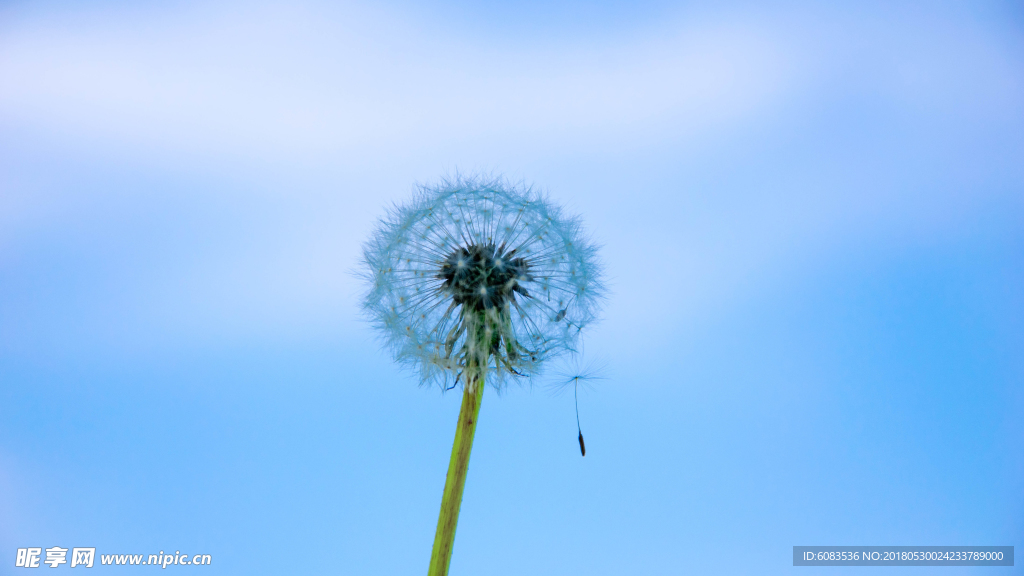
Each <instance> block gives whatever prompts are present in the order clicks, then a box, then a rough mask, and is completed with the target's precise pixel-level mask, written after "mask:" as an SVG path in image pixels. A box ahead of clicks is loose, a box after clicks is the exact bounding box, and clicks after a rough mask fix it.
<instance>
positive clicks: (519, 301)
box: [363, 178, 603, 575]
mask: <svg viewBox="0 0 1024 576" xmlns="http://www.w3.org/2000/svg"><path fill="white" fill-rule="evenodd" d="M363 260H364V266H365V270H366V276H367V279H368V281H369V283H370V289H369V291H368V293H367V294H366V297H365V300H364V303H363V307H364V309H365V311H366V313H367V314H368V316H369V317H370V318H371V320H372V321H373V323H374V325H375V326H376V328H377V329H378V331H379V332H380V334H381V335H382V336H383V339H384V341H385V343H386V345H387V347H388V348H389V349H390V350H391V351H392V353H393V355H394V357H395V360H396V361H397V362H399V363H401V364H403V365H406V366H409V367H412V368H414V369H416V370H418V371H419V374H420V381H421V383H423V384H435V385H438V386H439V387H441V388H442V389H443V390H451V389H452V388H455V387H456V386H459V385H461V386H462V389H463V396H462V407H461V410H460V412H459V420H458V425H457V427H456V431H455V442H454V445H453V446H452V455H451V461H450V462H449V466H448V476H447V478H446V480H445V487H444V493H443V496H442V501H441V513H440V517H439V519H438V524H437V532H436V534H435V538H434V548H433V552H432V554H431V559H430V570H429V574H431V575H442V574H446V573H447V572H448V565H449V562H450V559H451V551H452V545H453V543H454V538H455V527H456V524H457V522H458V514H459V507H460V505H461V502H462V489H463V486H464V485H465V480H466V471H467V469H468V464H469V455H470V451H471V449H472V445H473V436H474V434H475V431H476V422H477V415H478V414H479V411H480V401H481V399H482V397H483V390H484V385H485V383H489V384H491V385H492V386H493V387H494V388H496V389H497V390H499V391H500V390H502V389H503V388H504V387H505V386H507V385H508V384H509V383H510V382H513V381H515V380H517V379H519V380H521V379H523V378H527V377H529V376H532V375H535V374H537V373H538V372H539V370H540V369H541V367H542V366H543V364H544V363H545V361H547V360H549V359H551V358H553V357H556V356H559V355H561V354H563V353H567V352H568V353H571V352H573V351H575V350H576V348H577V346H578V344H579V338H580V334H581V332H582V331H583V329H584V328H585V327H586V326H588V325H589V324H591V323H592V322H594V320H595V319H596V314H597V311H598V304H599V302H600V300H601V297H602V292H603V289H602V284H601V279H600V270H599V267H598V265H597V262H596V248H595V247H594V245H593V244H591V243H589V242H587V241H586V239H585V238H584V237H583V233H582V230H581V226H580V221H579V219H578V218H571V217H567V216H565V215H563V213H562V211H561V210H560V209H559V208H558V207H557V206H555V205H553V204H551V203H550V202H549V201H548V200H546V199H545V198H544V197H542V196H541V195H539V194H537V193H536V192H534V191H533V190H531V189H529V188H522V187H519V188H517V187H515V186H512V185H510V184H508V183H507V182H505V181H502V180H484V179H474V178H456V179H454V180H451V181H444V182H442V183H441V184H440V185H438V186H434V187H426V186H424V187H421V188H420V189H419V191H418V192H417V194H416V196H415V198H414V199H413V200H412V201H411V202H410V203H408V204H406V205H403V206H397V207H395V208H393V209H392V210H391V211H390V213H389V214H388V216H387V217H386V218H385V219H383V220H382V221H381V222H380V224H379V226H378V228H377V230H376V232H375V233H374V234H373V236H372V237H371V239H370V241H369V242H368V243H367V244H366V246H365V247H364V250H363Z"/></svg>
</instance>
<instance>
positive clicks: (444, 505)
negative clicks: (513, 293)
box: [427, 374, 484, 576]
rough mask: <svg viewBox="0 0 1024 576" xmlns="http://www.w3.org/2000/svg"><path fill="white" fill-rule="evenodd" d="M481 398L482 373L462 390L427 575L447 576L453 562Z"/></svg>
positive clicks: (482, 388) (482, 393)
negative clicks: (456, 531)
mask: <svg viewBox="0 0 1024 576" xmlns="http://www.w3.org/2000/svg"><path fill="white" fill-rule="evenodd" d="M483 397H484V379H483V374H481V375H480V378H479V379H478V380H477V381H476V382H475V383H474V385H473V386H472V390H470V386H465V387H464V390H463V393H462V409H461V410H459V423H458V425H457V427H456V428H455V442H454V443H453V444H452V458H451V460H450V461H449V462H448V477H447V478H445V481H444V496H442V498H441V514H440V516H439V517H438V519H437V532H436V533H435V534H434V551H433V552H431V554H430V570H429V571H428V572H427V576H446V575H447V574H448V565H449V564H451V561H452V546H453V545H454V544H455V526H456V525H457V524H458V523H459V508H460V507H461V506H462V489H463V487H465V485H466V472H467V471H468V470H469V453H470V451H471V450H472V449H473V435H474V434H476V419H477V415H478V414H480V400H481V399H482V398H483Z"/></svg>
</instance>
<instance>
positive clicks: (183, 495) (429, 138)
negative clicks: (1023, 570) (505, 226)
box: [0, 2, 1024, 575]
mask: <svg viewBox="0 0 1024 576" xmlns="http://www.w3.org/2000/svg"><path fill="white" fill-rule="evenodd" d="M1022 24H1024V12H1022V11H1021V9H1020V7H1018V6H1015V5H1014V4H1012V3H1000V2H963V3H951V2H944V3H934V2H933V3H898V4H896V3H871V2H868V3H865V2H856V3H854V2H850V3H839V2H835V3H811V2H780V3H772V4H767V3H715V4H714V5H710V4H708V5H703V6H701V5H696V4H680V5H672V4H646V5H641V6H636V5H634V4H631V3H630V4H627V3H619V4H616V3H606V4H600V5H593V6H591V5H587V4H583V3H572V4H564V5H560V6H558V7H550V6H547V5H545V4H544V3H540V2H535V3H521V2H515V3H513V2H506V3H499V4H492V5H490V6H486V7H484V6H482V5H478V4H474V3H466V2H462V3H459V2H454V3H441V4H436V5H429V4H423V3H418V2H390V3H376V4H369V3H364V4H358V3H349V4H327V3H316V2H301V3H289V4H287V5H286V4H284V3H280V4H278V3H270V2H267V3H258V4H252V3H231V2H212V3H194V2H177V3H166V4H156V3H150V4H146V3H131V4H129V3H120V2H103V3H92V4H89V5H81V4H75V3H66V2H43V3H27V2H8V3H4V4H2V5H0V79H2V81H0V556H2V557H4V558H7V559H6V560H0V574H6V573H8V572H10V573H17V572H19V571H20V569H15V568H13V564H14V555H15V550H16V548H19V547H27V546H42V547H50V546H54V545H57V546H63V547H73V546H96V547H97V549H98V552H100V553H137V554H147V555H148V554H152V553H157V552H158V551H160V550H164V551H173V550H181V551H185V552H189V553H208V554H211V555H212V557H213V562H214V565H213V566H211V567H204V568H195V569H196V570H200V569H201V570H203V571H204V572H207V573H210V574H281V573H300V574H316V573H324V572H331V573H356V574H396V573H409V572H417V571H423V570H425V568H426V565H427V560H428V559H429V554H430V545H431V540H432V537H433V532H434V526H435V523H436V520H437V509H438V505H439V502H440V495H441V488H442V486H443V482H444V472H445V470H446V466H447V458H448V453H449V451H450V446H451V444H450V443H451V439H452V435H453V433H454V424H455V418H456V414H457V412H458V406H459V397H458V396H457V395H454V394H448V395H441V394H440V393H439V392H437V391H436V390H430V389H423V388H418V387H417V382H416V380H415V376H414V375H412V374H408V373H403V372H401V371H399V370H398V369H396V368H395V367H394V366H393V364H392V362H391V361H390V359H389V358H388V357H387V355H386V354H385V353H384V352H382V351H381V350H380V348H379V346H378V344H377V343H376V341H375V340H374V335H373V333H372V331H371V329H370V327H369V326H368V324H367V323H366V322H365V321H364V320H363V319H362V318H361V317H360V313H359V308H358V302H359V297H360V294H361V292H362V290H363V287H362V286H361V280H360V279H359V278H358V277H357V275H356V271H357V270H358V258H359V251H360V246H361V244H362V242H363V241H364V240H365V239H366V238H367V237H368V235H369V233H370V231H371V230H372V228H373V226H374V223H375V221H376V219H377V218H379V217H380V216H381V215H383V213H384V210H385V209H386V207H387V206H389V205H390V204H391V203H393V202H401V201H402V200H403V199H405V198H407V197H409V195H410V193H411V191H412V189H413V186H414V184H415V183H417V182H423V183H430V182H433V181H436V180H437V179H438V178H439V177H441V176H443V175H451V174H454V173H457V172H462V173H489V174H505V175H507V176H509V177H510V178H512V179H515V180H522V181H525V182H529V183H533V184H534V185H536V186H538V187H540V188H542V189H545V190H547V191H548V192H549V193H550V196H551V197H552V199H553V200H555V201H557V202H559V203H562V204H564V205H565V206H566V207H568V209H569V210H570V211H572V212H574V213H578V214H580V215H581V216H582V217H583V219H584V221H585V223H586V226H587V230H588V232H589V233H590V235H591V236H592V237H593V238H594V239H595V240H596V241H597V242H598V243H600V244H601V245H602V247H603V248H602V253H601V254H602V259H603V262H604V265H605V267H606V270H607V275H608V283H609V285H610V288H611V290H610V296H609V298H608V301H607V305H606V307H605V312H604V317H603V321H602V322H601V323H600V324H599V325H597V326H596V327H595V328H594V329H593V330H592V331H591V333H590V334H589V335H588V336H587V339H586V351H587V355H588V356H592V357H594V358H599V359H601V360H603V361H604V362H605V364H606V366H607V368H606V376H607V378H606V379H605V380H602V381H600V382H598V383H597V384H596V386H595V387H594V389H593V390H592V391H588V392H586V393H584V394H582V395H581V397H580V412H581V414H580V418H581V421H582V424H583V430H584V433H585V435H586V438H587V448H588V451H587V456H586V458H580V457H579V453H578V447H577V445H576V431H575V430H573V428H574V426H573V424H575V415H574V411H573V405H572V396H571V394H562V395H551V394H549V393H548V392H547V391H545V389H544V387H543V383H538V384H537V385H535V386H534V387H533V388H532V389H531V388H523V389H512V390H509V391H507V393H505V394H503V395H502V396H500V397H499V396H498V395H496V394H493V393H492V394H489V395H488V396H487V397H486V398H485V399H484V403H483V407H482V411H481V418H480V424H479V428H478V432H477V439H476V443H475V446H474V452H473V459H472V464H471V468H470V475H469V478H468V481H467V486H466V493H465V497H464V501H463V508H462V514H461V517H460V523H459V531H458V537H457V540H456V546H455V552H454V557H453V561H452V574H453V575H454V574H524V573H530V574H565V573H586V574H622V573H630V574H634V573H637V574H639V573H683V572H694V573H716V574H718V573H720V574H751V573H759V574H782V573H790V572H798V573H804V574H815V573H821V572H817V571H816V570H819V569H815V568H794V567H793V566H792V565H791V559H792V546H794V545H812V544H821V545H825V544H835V545H854V544H862V545H955V544H964V545H1017V546H1019V545H1021V544H1022V540H1021V536H1022V534H1024V520H1022V519H1024V497H1022V494H1024V456H1022V454H1024V453H1022V450H1021V447H1022V446H1024V425H1022V424H1021V422H1024V386H1022V385H1024V357H1022V352H1021V351H1022V350H1024V290H1021V286H1022V285H1024V249H1022V248H1024V136H1022V135H1024V33H1022V30H1024V26H1022ZM61 569H68V567H67V566H66V565H65V566H63V567H62V568H61ZM97 569H98V570H103V571H111V572H113V571H126V572H132V571H135V570H142V571H145V570H152V569H153V568H151V567H140V568H137V569H132V568H127V567H116V568H102V567H98V568H97ZM173 569H176V570H191V569H192V568H186V567H174V568H173ZM822 570H824V569H822ZM847 570H850V571H851V572H858V571H864V570H870V569H868V568H864V569H852V568H848V569H847ZM890 570H894V569H890ZM909 570H917V571H921V570H927V569H922V568H914V569H909ZM960 570H963V571H965V572H968V573H971V570H972V569H966V568H965V569H960ZM974 570H975V571H978V572H984V573H985V574H1003V573H1006V574H1009V573H1014V570H1015V568H978V569H974ZM1018 571H1019V570H1018Z"/></svg>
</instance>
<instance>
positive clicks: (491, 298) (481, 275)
mask: <svg viewBox="0 0 1024 576" xmlns="http://www.w3.org/2000/svg"><path fill="white" fill-rule="evenodd" d="M504 248H505V247H504V245H502V246H498V247H495V245H494V244H493V243H489V244H473V245H470V246H464V247H459V248H456V249H455V250H453V251H452V253H451V254H449V255H448V257H447V258H445V260H444V263H443V264H442V265H441V270H440V271H439V272H438V274H437V277H438V278H440V279H442V280H444V283H443V284H442V286H441V289H442V290H443V291H444V292H446V293H448V294H450V295H451V298H452V301H454V302H455V303H456V304H459V305H461V306H462V307H463V308H464V309H468V310H473V311H475V312H483V311H485V310H490V309H491V308H499V309H501V308H504V307H505V305H506V304H508V303H510V302H513V301H514V300H515V293H516V292H518V293H519V294H522V295H523V296H529V294H528V293H527V292H526V289H525V288H523V287H522V286H521V285H520V282H526V281H528V280H529V279H530V276H529V268H530V265H529V263H528V262H527V261H526V259H525V258H517V257H515V250H514V249H513V250H509V251H508V252H507V253H506V252H505V251H504Z"/></svg>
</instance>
